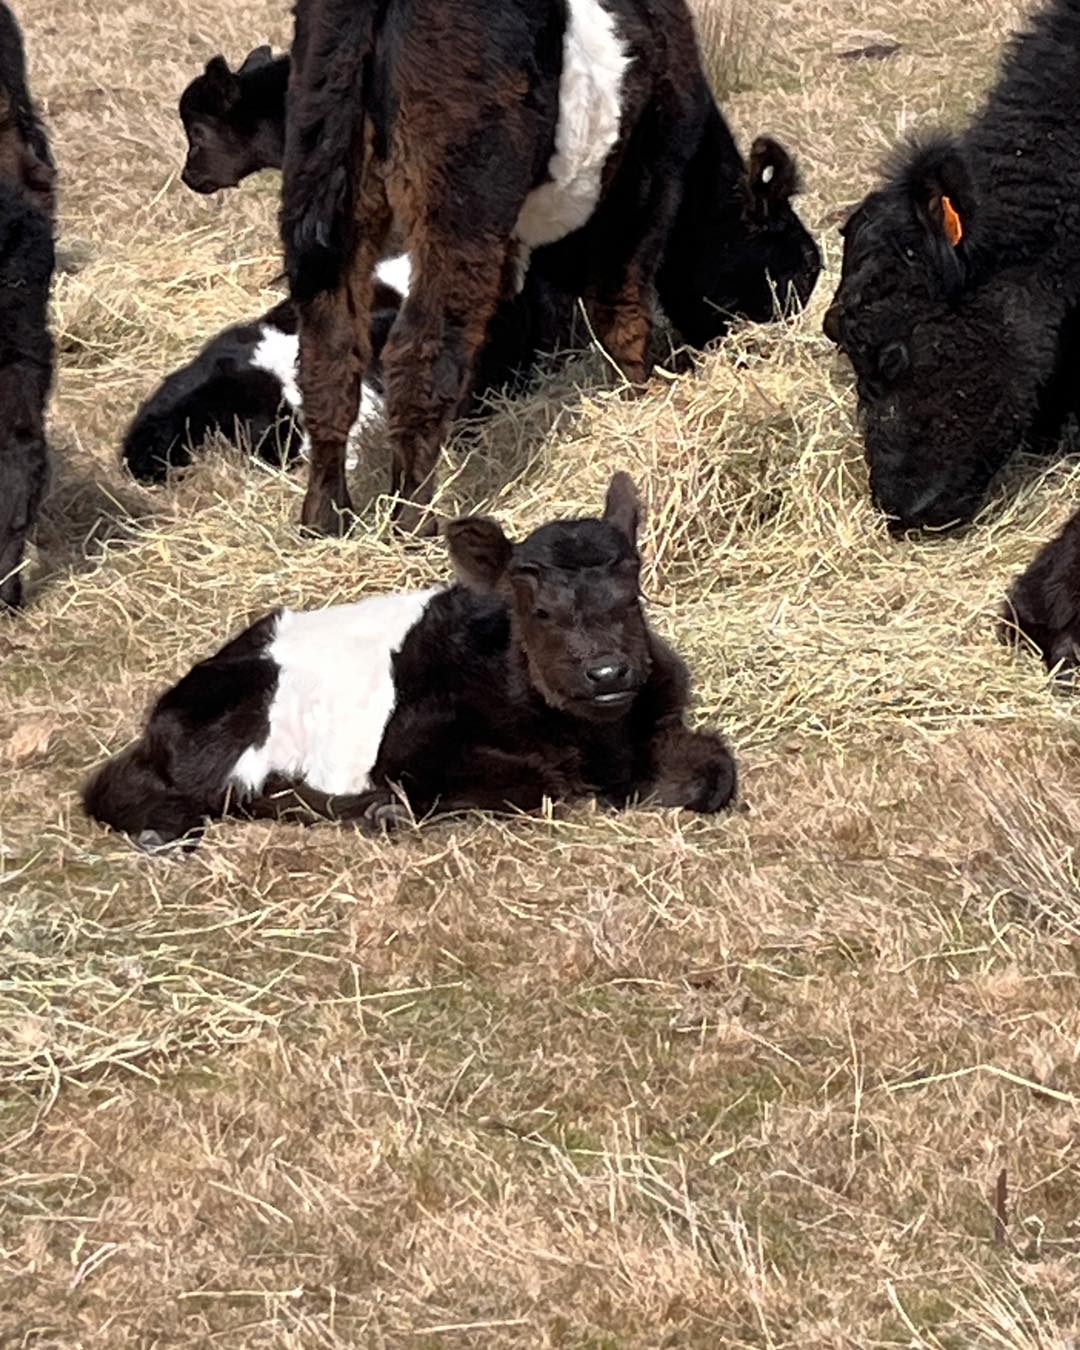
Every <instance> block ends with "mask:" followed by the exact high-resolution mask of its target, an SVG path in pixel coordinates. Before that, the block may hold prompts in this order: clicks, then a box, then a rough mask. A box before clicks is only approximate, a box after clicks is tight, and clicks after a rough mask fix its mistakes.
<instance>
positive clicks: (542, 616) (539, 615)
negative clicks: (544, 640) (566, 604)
mask: <svg viewBox="0 0 1080 1350" xmlns="http://www.w3.org/2000/svg"><path fill="white" fill-rule="evenodd" d="M533 618H534V619H539V620H540V622H541V623H543V622H544V621H545V620H546V619H550V618H551V615H550V614H549V613H548V611H547V610H546V609H534V610H533Z"/></svg>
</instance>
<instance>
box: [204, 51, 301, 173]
mask: <svg viewBox="0 0 1080 1350" xmlns="http://www.w3.org/2000/svg"><path fill="white" fill-rule="evenodd" d="M288 60H289V58H288V57H287V56H282V57H278V58H276V60H275V58H274V56H273V54H272V52H271V50H270V48H269V47H256V49H255V50H254V51H253V52H251V53H249V55H248V56H247V57H246V59H245V60H244V63H243V65H241V66H240V68H239V69H238V70H236V71H232V70H230V69H229V66H228V63H227V62H226V60H225V58H224V57H223V56H215V57H213V59H212V60H210V61H208V62H207V64H206V69H205V70H204V71H203V73H202V74H201V75H199V76H197V77H196V78H195V79H194V80H192V82H191V83H190V84H189V85H188V87H187V88H186V89H185V90H184V92H183V94H182V95H181V96H180V119H181V121H182V122H183V124H184V132H185V134H186V135H187V141H188V153H187V159H186V160H185V162H184V168H183V171H182V172H181V175H180V177H181V179H182V180H183V182H184V183H185V184H186V185H187V186H188V187H189V188H191V189H192V191H193V192H201V193H210V192H217V191H218V190H219V189H221V188H229V187H236V186H237V185H238V184H239V183H240V181H241V180H242V179H244V178H246V177H247V176H248V175H249V174H253V173H258V171H259V170H260V169H271V168H280V167H281V155H282V147H283V145H284V139H285V80H284V78H282V79H281V80H280V81H279V82H267V83H266V85H265V87H264V88H263V89H262V90H261V91H260V92H261V95H262V96H261V97H257V98H256V97H253V96H252V94H251V91H250V88H249V86H250V84H251V79H250V77H251V76H253V75H255V74H256V73H257V72H262V71H267V70H268V68H271V67H278V68H280V69H281V70H282V72H284V70H285V69H287V65H288Z"/></svg>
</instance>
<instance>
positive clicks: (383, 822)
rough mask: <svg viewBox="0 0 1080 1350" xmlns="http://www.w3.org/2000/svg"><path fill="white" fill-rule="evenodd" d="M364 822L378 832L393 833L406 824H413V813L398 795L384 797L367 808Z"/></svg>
mask: <svg viewBox="0 0 1080 1350" xmlns="http://www.w3.org/2000/svg"><path fill="white" fill-rule="evenodd" d="M364 824H365V825H366V826H367V827H368V829H370V830H372V831H374V832H375V833H376V834H391V833H392V832H393V831H394V830H398V829H400V828H401V827H402V826H404V825H411V824H412V814H411V812H410V811H409V808H408V807H407V806H406V805H405V804H404V803H403V802H400V801H398V799H397V798H396V797H382V798H379V799H378V800H376V801H373V802H372V803H371V805H370V806H369V807H368V808H367V810H365V812H364Z"/></svg>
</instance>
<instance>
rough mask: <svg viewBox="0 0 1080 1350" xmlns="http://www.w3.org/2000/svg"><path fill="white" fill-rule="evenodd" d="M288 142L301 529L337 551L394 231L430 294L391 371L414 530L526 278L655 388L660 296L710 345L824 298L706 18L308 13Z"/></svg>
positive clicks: (403, 320)
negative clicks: (557, 296)
mask: <svg viewBox="0 0 1080 1350" xmlns="http://www.w3.org/2000/svg"><path fill="white" fill-rule="evenodd" d="M286 123H287V125H286V136H285V159H284V166H283V167H284V182H283V198H282V239H283V242H284V248H285V259H286V266H287V270H288V274H289V280H290V285H291V291H292V294H293V297H294V299H295V300H296V301H297V303H298V305H299V307H300V352H301V356H300V386H301V390H302V393H303V399H304V406H305V409H306V416H307V426H308V431H309V434H310V436H311V441H312V456H311V467H310V471H309V479H308V491H307V496H306V498H305V501H304V507H303V513H302V519H303V522H304V524H305V525H306V526H308V527H309V528H311V529H314V530H317V531H323V532H338V531H340V530H341V529H343V528H345V527H346V526H347V524H348V513H349V511H350V510H351V506H350V500H349V495H348V490H347V487H346V484H345V475H344V447H345V440H346V436H347V433H348V427H349V422H350V420H351V415H352V410H353V409H354V408H355V406H356V399H357V396H358V392H359V388H360V382H361V380H362V378H363V373H364V370H365V368H366V366H367V363H368V360H369V359H370V350H369V348H370V343H369V336H368V316H369V312H370V307H371V281H370V279H371V275H372V272H373V270H374V267H375V264H376V262H377V260H378V258H379V257H380V256H381V254H382V252H383V250H384V247H385V243H386V240H387V237H388V235H389V233H390V231H391V229H392V228H395V227H396V228H397V229H398V230H399V231H400V234H401V243H402V245H403V246H404V247H405V248H407V249H408V251H409V253H410V255H411V257H412V262H413V275H414V282H413V288H412V291H411V293H410V296H409V299H408V301H407V302H406V304H405V305H404V306H403V308H402V311H401V315H400V317H399V319H398V321H397V323H396V324H395V325H394V328H393V329H392V331H391V334H390V338H389V340H388V342H387V345H386V349H385V352H384V371H385V379H386V385H387V409H388V422H389V430H390V436H391V440H392V442H393V446H394V454H395V470H394V479H393V484H392V486H393V490H394V491H395V492H396V493H398V494H399V497H400V500H401V505H400V508H399V515H398V520H399V524H400V525H401V527H402V528H404V529H406V530H412V529H423V530H428V531H429V530H430V529H431V528H433V521H432V518H431V516H430V513H429V512H428V510H427V508H428V504H429V502H430V500H431V494H432V490H433V470H434V465H435V460H436V457H437V453H438V448H439V445H440V442H441V441H442V438H443V435H444V433H445V430H446V427H447V423H448V420H449V418H450V417H451V416H452V414H453V412H454V409H455V408H456V407H457V406H458V405H459V403H460V401H461V398H462V396H463V394H464V392H465V391H466V390H467V388H468V386H469V382H470V379H471V376H472V372H473V366H474V360H475V357H476V353H477V351H478V349H479V347H480V346H481V344H482V342H483V340H484V337H485V334H486V332H487V328H488V324H489V321H490V319H491V316H492V314H493V313H494V312H495V310H496V307H497V305H498V304H499V302H500V300H501V299H504V298H505V297H506V296H507V295H509V294H510V293H511V292H512V291H513V289H514V288H515V286H516V285H519V284H520V281H521V278H522V276H523V275H524V274H525V273H526V271H529V270H532V271H535V272H537V273H539V274H540V275H541V276H542V277H543V279H544V281H545V283H547V284H549V285H550V286H551V287H552V288H554V289H555V290H557V291H559V292H562V293H566V294H571V295H581V296H583V297H584V298H585V300H586V302H587V305H588V308H589V310H590V313H591V317H592V322H593V325H594V328H595V331H596V333H597V336H598V337H599V339H600V341H601V342H602V343H603V344H604V345H605V346H606V347H607V349H608V351H609V352H610V353H611V355H612V356H613V357H614V359H615V360H616V361H617V363H618V364H619V366H620V367H621V369H622V370H623V372H624V374H625V375H626V378H627V379H628V380H629V381H630V383H631V384H634V385H640V384H641V383H642V382H643V381H644V380H645V379H646V377H647V375H648V343H649V337H650V329H651V323H652V315H653V307H652V302H653V296H654V293H655V292H656V291H657V290H659V295H660V301H661V303H662V304H663V306H664V308H665V309H666V310H667V311H668V312H669V313H670V314H672V315H673V316H680V317H678V318H677V320H676V321H677V322H681V323H685V324H686V325H687V327H688V328H692V329H693V333H694V339H695V340H696V341H699V342H700V341H705V340H707V339H708V338H710V337H714V336H718V335H719V334H721V333H722V332H724V331H725V330H726V328H727V326H728V324H729V323H730V319H731V311H732V310H739V309H740V307H741V306H742V304H743V303H744V296H745V295H746V294H747V293H748V294H749V297H750V298H749V300H748V301H746V304H747V305H748V307H750V308H752V309H754V310H755V311H760V310H761V309H762V306H763V299H762V297H763V296H764V294H765V293H766V291H768V292H769V294H770V304H771V292H772V290H773V289H775V291H776V292H777V293H778V295H779V298H780V299H781V301H783V300H784V299H785V298H786V296H787V293H788V291H789V290H794V292H795V293H796V294H797V296H798V298H800V299H805V298H806V296H807V295H808V294H809V291H810V289H811V288H812V286H813V283H814V281H815V279H816V277H817V272H818V267H819V261H818V255H817V250H816V248H815V247H814V245H813V244H812V242H811V241H810V240H809V239H808V237H807V236H806V233H805V231H804V230H803V227H802V225H801V223H800V222H799V220H798V218H797V217H796V216H795V214H794V212H792V210H791V208H790V204H789V200H788V193H789V192H790V190H791V188H793V186H794V183H795V175H794V171H793V169H792V167H791V165H790V162H789V161H788V159H787V156H786V155H784V154H783V152H782V151H781V150H780V149H779V147H777V146H775V145H774V144H772V143H764V142H763V143H762V144H761V146H760V147H759V149H760V155H759V163H760V172H759V173H758V175H757V176H756V177H754V176H753V175H752V174H751V173H749V172H748V170H747V166H746V165H745V163H744V162H743V160H742V158H741V156H740V155H739V153H738V151H737V149H736V148H735V145H734V142H733V141H732V139H731V136H730V134H729V132H728V129H727V127H726V125H725V123H724V121H723V118H722V117H721V116H720V114H719V112H718V111H717V109H716V105H715V102H714V100H713V98H712V95H711V93H710V92H709V87H708V84H707V81H706V78H705V75H704V73H703V71H702V67H701V60H700V56H699V53H698V49H697V44H696V40H695V37H694V28H693V22H692V20H691V16H690V12H689V10H688V9H687V6H686V4H685V0H611V3H610V7H605V6H604V5H602V4H601V3H600V2H599V0H569V3H567V0H298V3H297V6H296V32H295V40H294V43H293V52H292V72H291V75H290V83H289V98H288V113H287V118H286ZM703 238H704V239H706V240H708V241H710V245H711V247H709V248H705V249H703V248H702V247H701V244H700V241H701V240H702V239H703ZM781 240H782V241H783V242H782V243H781V242H780V241H781ZM789 240H791V241H794V243H793V246H790V247H789V242H788V241H789ZM778 244H779V246H778ZM691 249H692V250H693V252H692V253H691V252H690V250H691ZM665 255H666V256H667V258H668V262H669V266H668V267H667V269H666V270H665V269H663V266H662V265H663V263H664V260H665ZM774 258H775V259H776V260H777V262H778V265H777V267H776V270H775V271H772V266H773V260H774ZM530 265H531V266H530ZM747 267H750V268H753V269H754V272H755V274H754V275H746V274H745V273H744V270H743V269H744V268H747ZM767 271H770V272H771V282H772V285H771V286H770V283H769V282H767V281H766V273H767Z"/></svg>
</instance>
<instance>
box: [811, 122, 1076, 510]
mask: <svg viewBox="0 0 1080 1350" xmlns="http://www.w3.org/2000/svg"><path fill="white" fill-rule="evenodd" d="M977 229H978V211H977V203H976V200H975V193H974V189H973V185H972V181H971V176H970V174H969V172H968V170H967V166H966V163H965V161H964V159H963V156H962V154H961V152H960V150H959V149H958V147H957V146H955V145H954V144H952V143H950V142H937V143H935V144H933V145H929V146H927V147H925V148H924V149H921V150H919V151H917V152H916V153H915V154H914V155H913V157H912V158H911V159H910V162H909V163H907V164H906V165H905V166H904V167H903V168H902V169H901V170H900V172H899V173H898V175H897V177H896V181H895V182H894V183H893V184H892V185H891V186H890V187H888V188H886V189H885V190H884V191H880V192H874V193H872V194H871V195H870V196H869V197H867V198H866V200H865V201H864V202H863V203H862V205H861V206H860V207H858V209H857V210H856V211H855V212H854V214H853V215H852V216H851V217H850V218H849V220H848V222H847V224H846V225H845V226H844V229H843V235H844V259H843V268H842V273H841V280H840V286H839V289H838V290H837V292H836V296H835V297H834V299H833V303H832V305H831V307H830V309H829V311H828V313H827V314H826V316H825V325H824V326H825V332H826V334H827V336H828V337H829V338H830V339H831V340H832V341H833V342H835V343H836V344H837V345H838V346H839V347H840V348H841V349H842V350H843V351H845V352H846V353H847V355H848V356H849V358H850V360H851V363H852V365H853V367H854V369H855V376H856V382H857V389H858V399H859V416H860V421H861V423H862V428H863V434H864V438H865V446H866V457H867V462H868V464H869V468H870V488H871V492H872V494H873V497H874V501H875V503H876V504H877V505H878V507H879V508H880V509H881V510H882V511H883V512H884V513H885V514H886V515H887V516H888V517H889V518H890V525H891V528H892V529H894V530H895V531H901V530H905V529H913V528H917V527H920V526H929V527H943V526H947V525H950V524H956V523H960V522H964V521H967V520H970V519H971V517H972V516H973V515H974V514H975V513H976V511H978V509H979V507H980V506H981V504H982V502H983V499H984V497H985V494H986V490H987V488H988V486H989V484H990V481H991V479H992V478H993V476H994V474H995V473H997V471H998V469H1000V468H1001V466H1002V465H1003V464H1004V463H1005V461H1006V460H1007V459H1008V457H1009V455H1010V454H1012V452H1013V451H1014V450H1015V449H1016V448H1017V447H1018V446H1019V445H1020V443H1021V442H1022V441H1023V440H1024V438H1025V435H1026V434H1027V433H1028V431H1029V430H1030V429H1031V426H1032V423H1033V421H1034V419H1035V416H1036V414H1037V411H1038V406H1039V394H1040V390H1041V388H1042V387H1043V385H1044V384H1045V383H1046V381H1047V380H1048V379H1049V378H1050V376H1051V374H1052V373H1053V368H1054V362H1055V357H1056V350H1057V342H1056V338H1057V331H1058V327H1059V326H1060V323H1061V321H1062V317H1063V304H1062V302H1061V300H1060V298H1057V299H1055V297H1054V296H1052V295H1047V296H1043V295H1042V293H1041V290H1040V287H1039V284H1038V282H1037V279H1036V278H1035V277H1034V276H1033V275H1032V274H1031V273H1030V272H1029V271H1027V270H1025V269H1012V270H1007V271H1001V272H998V273H996V274H994V275H992V276H990V277H988V278H987V279H986V280H980V278H979V277H978V275H977V274H976V273H975V272H974V270H973V268H972V256H973V248H972V239H973V235H974V234H975V232H976V231H977Z"/></svg>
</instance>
